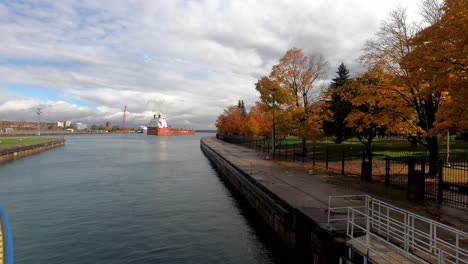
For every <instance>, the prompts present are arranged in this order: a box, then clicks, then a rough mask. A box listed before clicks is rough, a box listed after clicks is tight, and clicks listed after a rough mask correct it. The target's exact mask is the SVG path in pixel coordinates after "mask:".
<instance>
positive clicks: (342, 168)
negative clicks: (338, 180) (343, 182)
mask: <svg viewBox="0 0 468 264" xmlns="http://www.w3.org/2000/svg"><path fill="white" fill-rule="evenodd" d="M342 154H343V155H342V156H341V175H344V166H345V156H346V151H345V150H343V153H342Z"/></svg>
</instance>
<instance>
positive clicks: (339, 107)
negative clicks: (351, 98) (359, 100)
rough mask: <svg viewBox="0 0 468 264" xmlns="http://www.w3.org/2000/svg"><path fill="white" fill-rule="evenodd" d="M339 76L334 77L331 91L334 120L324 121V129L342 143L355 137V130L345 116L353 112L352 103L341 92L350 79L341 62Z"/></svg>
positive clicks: (331, 107) (328, 134)
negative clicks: (346, 122) (343, 98)
mask: <svg viewBox="0 0 468 264" xmlns="http://www.w3.org/2000/svg"><path fill="white" fill-rule="evenodd" d="M336 73H337V76H336V77H335V78H333V79H332V83H331V85H330V88H329V91H330V94H331V99H332V101H331V103H330V110H331V111H332V112H333V121H331V122H329V121H326V122H324V125H323V126H324V131H325V134H326V135H327V136H335V142H336V143H341V142H343V140H346V139H348V138H351V137H353V135H354V131H353V130H352V129H351V128H348V127H346V125H345V121H344V120H345V118H346V116H347V115H348V114H349V113H350V112H351V103H350V102H348V101H345V100H342V99H341V97H340V94H339V90H340V88H343V87H344V86H345V85H346V84H347V83H348V82H349V81H350V79H349V71H348V69H347V68H346V66H345V65H344V63H341V64H340V66H339V67H338V71H337V72H336Z"/></svg>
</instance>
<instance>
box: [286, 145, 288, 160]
mask: <svg viewBox="0 0 468 264" xmlns="http://www.w3.org/2000/svg"><path fill="white" fill-rule="evenodd" d="M286 160H288V143H286Z"/></svg>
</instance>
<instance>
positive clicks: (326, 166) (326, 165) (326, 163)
mask: <svg viewBox="0 0 468 264" xmlns="http://www.w3.org/2000/svg"><path fill="white" fill-rule="evenodd" d="M325 153H326V156H325V169H327V170H328V146H327V148H326V151H325Z"/></svg>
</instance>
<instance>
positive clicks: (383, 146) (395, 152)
mask: <svg viewBox="0 0 468 264" xmlns="http://www.w3.org/2000/svg"><path fill="white" fill-rule="evenodd" d="M281 144H282V145H284V144H288V145H290V144H301V139H300V138H299V137H293V136H291V137H286V138H285V139H282V140H281ZM307 144H308V145H313V144H314V142H313V141H311V140H308V141H307ZM315 146H316V147H317V148H325V147H328V148H329V150H330V151H334V152H341V151H342V150H356V151H362V150H364V145H363V144H362V143H361V142H360V141H359V140H358V139H356V138H353V139H350V140H347V141H345V142H343V143H341V144H336V143H335V142H333V141H332V140H323V139H322V140H318V141H316V142H315ZM449 147H450V152H449V153H450V157H451V158H455V159H465V160H466V159H468V142H462V141H455V140H454V138H453V139H452V141H450V145H449ZM372 152H373V153H374V154H375V155H382V156H385V155H388V156H392V157H397V156H427V155H428V150H427V149H426V148H425V147H424V146H423V145H421V144H418V146H417V147H411V145H410V143H409V142H408V141H407V140H406V139H400V138H393V139H387V138H385V139H379V138H378V139H374V140H373V142H372ZM439 153H440V154H441V155H444V156H445V155H446V153H447V143H446V142H445V141H444V142H441V143H439Z"/></svg>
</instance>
